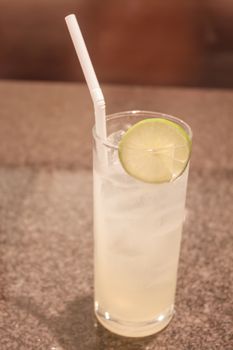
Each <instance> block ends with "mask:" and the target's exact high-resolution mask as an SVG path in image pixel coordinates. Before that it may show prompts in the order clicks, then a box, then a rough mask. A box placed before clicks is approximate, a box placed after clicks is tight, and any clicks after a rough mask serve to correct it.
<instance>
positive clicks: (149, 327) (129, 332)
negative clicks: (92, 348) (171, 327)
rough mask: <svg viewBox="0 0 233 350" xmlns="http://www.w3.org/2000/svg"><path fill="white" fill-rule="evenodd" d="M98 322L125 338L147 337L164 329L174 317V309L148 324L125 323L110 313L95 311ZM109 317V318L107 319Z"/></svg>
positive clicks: (147, 322) (156, 317)
mask: <svg viewBox="0 0 233 350" xmlns="http://www.w3.org/2000/svg"><path fill="white" fill-rule="evenodd" d="M95 314H96V317H97V319H98V321H99V322H100V323H101V324H102V326H104V327H105V328H106V329H108V330H109V331H111V332H113V333H115V334H118V335H122V336H124V337H134V338H137V337H146V336H149V335H152V334H155V333H158V332H159V331H161V330H162V329H164V328H165V327H166V326H167V325H168V323H169V322H170V321H171V319H172V317H173V315H174V307H173V306H172V307H171V308H170V309H168V310H166V311H165V312H163V313H161V314H159V315H156V316H155V317H154V318H153V319H152V320H149V321H146V322H125V321H121V320H119V319H116V318H113V317H111V315H109V313H102V312H100V310H97V311H95ZM106 316H107V317H106Z"/></svg>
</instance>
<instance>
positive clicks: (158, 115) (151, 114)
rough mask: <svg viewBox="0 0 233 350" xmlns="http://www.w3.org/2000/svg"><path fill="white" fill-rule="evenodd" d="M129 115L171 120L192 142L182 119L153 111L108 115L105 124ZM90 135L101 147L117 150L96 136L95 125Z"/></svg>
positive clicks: (116, 147)
mask: <svg viewBox="0 0 233 350" xmlns="http://www.w3.org/2000/svg"><path fill="white" fill-rule="evenodd" d="M130 115H135V116H136V115H137V116H140V115H142V116H146V117H152V118H161V117H162V118H164V119H167V120H171V121H173V122H174V123H176V124H178V125H179V126H181V127H182V128H183V129H184V130H185V132H187V134H188V136H189V137H190V140H192V136H193V133H192V129H191V127H190V126H189V125H188V124H187V123H186V122H184V121H183V120H182V119H180V118H178V117H176V116H173V115H170V114H166V113H162V112H153V111H145V110H129V111H123V112H117V113H113V114H108V115H107V116H106V122H107V121H109V120H112V119H117V118H123V117H127V116H130ZM92 135H93V138H94V139H95V140H98V141H100V142H101V143H102V145H103V146H106V147H108V148H111V149H115V150H117V149H118V145H114V144H113V143H112V142H111V141H109V140H105V139H103V138H102V137H100V136H99V135H97V133H96V128H95V125H94V126H93V128H92ZM145 151H146V150H145Z"/></svg>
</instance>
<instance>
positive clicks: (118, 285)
mask: <svg viewBox="0 0 233 350" xmlns="http://www.w3.org/2000/svg"><path fill="white" fill-rule="evenodd" d="M136 114H137V115H136V116H135V115H133V116H130V115H129V114H127V116H125V115H124V116H121V117H120V118H118V120H117V121H115V120H114V118H113V119H112V120H110V121H109V124H112V126H111V125H110V128H109V129H110V132H112V133H111V134H110V136H109V138H108V140H109V143H108V144H107V145H105V146H104V145H103V147H106V152H107V157H108V159H107V163H106V162H105V164H103V163H104V162H103V160H101V159H100V158H99V157H98V147H97V148H96V151H95V152H94V237H95V261H94V266H95V312H96V315H97V318H98V319H99V321H100V322H101V323H102V324H103V325H104V326H105V327H106V328H108V329H110V330H111V331H113V332H115V333H118V334H121V335H125V336H132V337H138V336H145V335H149V334H152V333H155V332H157V331H159V330H161V329H162V328H164V327H165V326H166V325H167V324H168V323H169V321H170V319H171V317H172V315H173V309H174V298H175V290H176V280H177V268H178V260H179V250H180V241H181V233H182V225H183V222H184V213H185V197H186V185H187V178H188V164H186V165H185V167H184V169H183V170H182V173H181V174H178V173H177V174H176V176H177V178H176V179H172V181H167V180H168V179H167V178H166V176H167V173H166V176H165V177H164V179H165V181H161V180H162V177H161V174H162V172H161V171H160V178H159V179H160V181H159V182H154V183H152V182H151V181H141V180H139V179H138V178H137V176H131V175H129V174H128V173H127V171H126V170H127V169H125V166H124V165H125V164H122V160H121V159H120V154H119V144H120V142H121V139H122V140H123V138H122V136H123V135H124V133H125V131H126V129H128V128H129V127H131V125H132V124H134V123H135V122H138V120H140V119H143V118H145V117H147V113H146V112H143V115H142V112H137V113H136ZM116 119H117V118H116ZM123 137H124V136H123ZM163 139H164V138H163ZM98 142H99V143H101V142H100V140H97V139H96V143H98ZM134 145H135V143H134ZM123 146H124V145H123ZM99 147H101V146H100V145H99ZM135 147H136V145H135ZM136 151H137V152H138V149H137V150H136ZM179 152H180V151H179ZM163 154H164V152H163ZM173 155H174V152H173ZM140 157H142V155H139V158H135V159H140ZM188 157H189V156H188ZM131 158H132V156H131ZM161 159H162V161H163V162H164V158H163V156H162V157H160V160H161ZM144 160H145V157H142V161H141V162H143V161H144ZM188 160H189V159H187V161H188ZM169 162H170V159H169ZM169 162H168V163H167V154H166V156H165V163H166V167H167V164H171V163H169ZM165 163H164V164H165ZM186 163H187V162H186ZM126 168H127V165H126ZM131 168H132V169H133V171H134V168H133V167H131ZM146 168H147V165H146V164H144V168H143V169H144V170H145V169H146ZM136 169H138V167H137V168H136ZM174 169H175V168H174ZM160 170H161V169H160ZM140 171H141V170H140ZM145 171H147V170H145ZM149 171H150V172H151V170H149ZM164 171H165V172H166V169H165V170H164ZM169 171H170V170H169ZM176 171H177V166H176ZM165 172H164V173H163V175H165ZM141 174H142V175H140V176H143V175H144V173H143V172H142V171H141ZM169 174H170V172H169ZM152 175H153V174H152ZM147 178H148V177H147ZM150 179H152V177H150ZM156 179H158V178H156V177H155V180H156Z"/></svg>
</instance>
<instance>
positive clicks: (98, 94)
mask: <svg viewBox="0 0 233 350" xmlns="http://www.w3.org/2000/svg"><path fill="white" fill-rule="evenodd" d="M65 20H66V24H67V27H68V30H69V33H70V36H71V39H72V41H73V44H74V47H75V51H76V53H77V56H78V58H79V61H80V64H81V67H82V70H83V74H84V76H85V79H86V82H87V85H88V88H89V91H90V94H91V98H92V101H93V104H94V110H95V127H96V134H97V136H99V137H101V138H102V139H103V140H106V112H105V100H104V96H103V93H102V90H101V88H100V85H99V82H98V80H97V77H96V74H95V71H94V68H93V66H92V63H91V60H90V57H89V54H88V51H87V47H86V45H85V42H84V39H83V36H82V33H81V30H80V28H79V24H78V21H77V18H76V16H75V15H73V14H71V15H69V16H66V17H65Z"/></svg>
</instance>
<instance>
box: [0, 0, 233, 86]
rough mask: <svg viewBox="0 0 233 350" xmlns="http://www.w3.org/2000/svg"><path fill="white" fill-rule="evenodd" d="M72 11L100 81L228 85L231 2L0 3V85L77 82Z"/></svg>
mask: <svg viewBox="0 0 233 350" xmlns="http://www.w3.org/2000/svg"><path fill="white" fill-rule="evenodd" d="M70 13H75V14H77V16H78V20H79V22H80V26H81V30H82V32H83V35H84V37H85V40H86V43H87V47H88V50H89V53H90V55H91V58H92V61H93V64H94V66H95V69H96V72H97V75H98V78H99V80H100V81H101V82H108V83H119V84H150V85H178V86H199V87H222V88H232V87H233V1H232V0H188V1H187V0H56V1H55V0H50V1H48V0H40V1H37V0H20V1H17V0H11V1H9V0H0V42H1V49H0V79H25V80H57V81H83V75H82V72H81V68H80V66H79V63H78V61H77V58H76V55H75V52H74V48H73V46H72V43H71V39H70V37H69V34H68V31H67V28H66V26H65V21H64V17H65V16H66V15H67V14H70Z"/></svg>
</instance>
